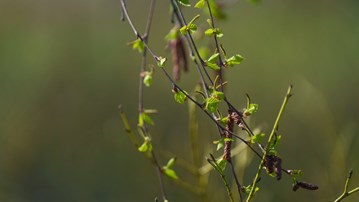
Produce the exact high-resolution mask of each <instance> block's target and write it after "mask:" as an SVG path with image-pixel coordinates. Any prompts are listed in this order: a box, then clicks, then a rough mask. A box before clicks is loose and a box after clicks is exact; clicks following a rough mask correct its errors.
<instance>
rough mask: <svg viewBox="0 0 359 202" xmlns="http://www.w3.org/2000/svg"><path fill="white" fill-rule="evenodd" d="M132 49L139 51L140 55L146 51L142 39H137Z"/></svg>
mask: <svg viewBox="0 0 359 202" xmlns="http://www.w3.org/2000/svg"><path fill="white" fill-rule="evenodd" d="M132 49H133V50H137V51H138V52H139V53H142V52H143V50H144V49H145V44H144V43H143V41H141V39H136V40H135V41H134V42H133V43H132Z"/></svg>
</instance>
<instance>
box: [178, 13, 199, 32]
mask: <svg viewBox="0 0 359 202" xmlns="http://www.w3.org/2000/svg"><path fill="white" fill-rule="evenodd" d="M198 18H199V15H196V16H195V17H194V18H193V19H192V20H191V21H190V22H189V23H188V24H187V25H184V26H183V27H181V28H180V32H181V34H182V35H186V34H187V32H189V33H190V34H192V33H193V32H195V31H196V30H197V25H196V24H194V21H196V20H197V19H198Z"/></svg>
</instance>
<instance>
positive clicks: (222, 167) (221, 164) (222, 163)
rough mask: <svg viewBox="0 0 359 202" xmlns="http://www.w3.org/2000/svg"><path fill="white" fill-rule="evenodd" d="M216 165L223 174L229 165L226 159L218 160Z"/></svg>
mask: <svg viewBox="0 0 359 202" xmlns="http://www.w3.org/2000/svg"><path fill="white" fill-rule="evenodd" d="M216 163H217V165H218V168H219V170H220V171H221V172H222V173H223V172H224V170H225V169H226V165H227V161H226V159H223V158H220V159H218V160H217V162H216Z"/></svg>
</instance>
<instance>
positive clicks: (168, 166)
mask: <svg viewBox="0 0 359 202" xmlns="http://www.w3.org/2000/svg"><path fill="white" fill-rule="evenodd" d="M175 162H176V158H171V159H170V160H168V162H167V165H166V166H165V167H166V168H169V169H172V167H173V166H174V164H175Z"/></svg>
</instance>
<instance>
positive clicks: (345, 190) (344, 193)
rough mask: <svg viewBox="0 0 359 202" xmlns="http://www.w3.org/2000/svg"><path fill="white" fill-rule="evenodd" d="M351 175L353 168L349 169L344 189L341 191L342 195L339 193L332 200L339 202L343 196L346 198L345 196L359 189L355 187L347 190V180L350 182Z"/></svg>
mask: <svg viewBox="0 0 359 202" xmlns="http://www.w3.org/2000/svg"><path fill="white" fill-rule="evenodd" d="M352 175H353V170H350V171H349V175H348V177H347V180H346V181H345V185H344V191H343V193H342V195H340V196H339V197H338V198H337V199H336V200H335V201H334V202H340V201H342V200H343V199H344V198H346V197H348V196H350V195H351V194H354V193H355V192H358V191H359V187H356V188H354V189H352V190H351V191H348V187H349V182H350V179H351V178H352Z"/></svg>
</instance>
